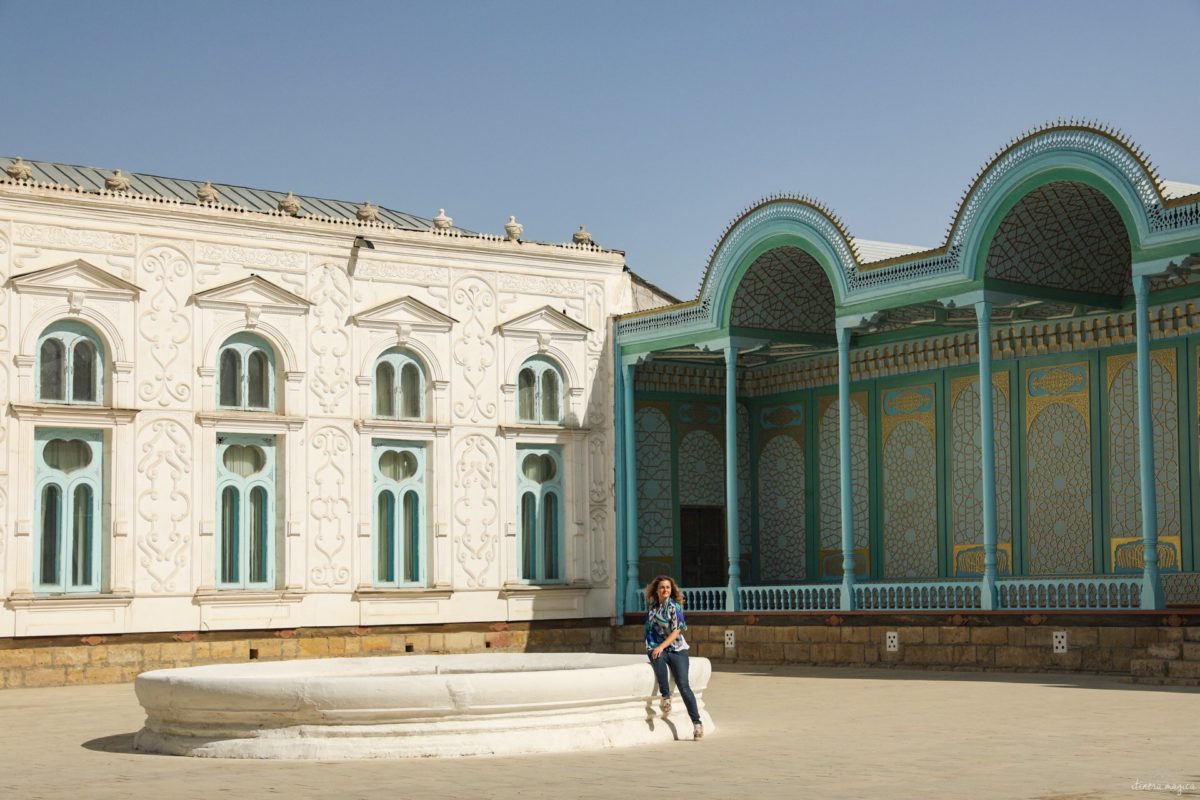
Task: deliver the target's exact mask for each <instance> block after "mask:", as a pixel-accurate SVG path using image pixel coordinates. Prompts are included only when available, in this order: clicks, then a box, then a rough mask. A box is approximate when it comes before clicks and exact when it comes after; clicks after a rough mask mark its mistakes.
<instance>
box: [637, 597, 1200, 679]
mask: <svg viewBox="0 0 1200 800" xmlns="http://www.w3.org/2000/svg"><path fill="white" fill-rule="evenodd" d="M713 617H716V615H713ZM721 617H722V618H721V619H716V618H710V616H709V615H704V616H701V615H694V616H693V617H692V618H691V621H690V622H689V625H688V630H687V640H688V643H689V645H690V646H691V648H692V650H693V652H695V653H696V654H697V655H700V656H704V657H705V658H709V659H711V660H712V661H713V662H714V663H718V664H721V663H725V664H734V663H756V664H795V665H807V666H851V667H869V666H879V667H903V668H908V669H935V670H963V671H967V670H972V671H975V670H983V671H989V670H1000V671H1010V672H1091V673H1101V674H1112V675H1121V676H1132V677H1133V678H1134V679H1135V680H1136V679H1139V678H1141V677H1149V678H1154V679H1155V680H1154V682H1159V683H1174V684H1190V685H1195V684H1196V683H1198V682H1200V681H1198V679H1200V664H1191V663H1188V662H1187V660H1186V659H1184V658H1183V651H1184V649H1185V648H1187V647H1188V645H1187V643H1188V642H1193V641H1194V642H1200V619H1196V620H1194V623H1195V624H1194V625H1188V624H1186V623H1187V622H1188V621H1189V620H1188V619H1186V618H1182V617H1179V616H1178V615H1175V616H1174V618H1172V617H1171V616H1168V615H1142V614H1139V615H1137V616H1136V617H1130V616H1127V617H1125V618H1124V619H1122V617H1121V616H1120V615H1103V616H1098V615H1092V614H1087V613H1079V614H1064V615H1057V616H1054V617H1048V616H1045V615H1007V614H1006V615H1000V614H993V615H985V614H981V615H971V616H970V617H967V616H964V615H930V616H928V617H926V618H924V619H922V618H920V617H916V616H915V615H904V616H896V617H895V618H892V619H888V618H886V617H880V616H875V617H874V618H872V617H869V616H866V615H862V616H859V615H852V614H846V615H834V616H831V617H827V618H825V619H823V618H821V617H816V618H815V619H814V618H813V617H812V616H808V617H801V618H798V619H795V620H790V621H787V622H785V621H784V620H782V619H772V618H763V617H755V616H754V615H721ZM1143 617H1149V618H1145V619H1144V618H1143ZM1030 618H1032V620H1033V621H1032V622H1031V621H1030ZM826 620H829V621H826ZM628 622H629V623H630V624H626V625H624V626H621V627H619V628H618V629H617V630H616V633H615V635H614V644H615V647H616V648H617V649H618V650H619V651H620V652H629V653H640V652H644V650H645V646H644V644H643V643H642V626H641V625H640V624H633V622H632V619H629V620H628ZM726 631H732V632H733V636H734V646H733V647H732V648H727V647H726V646H725V633H726ZM1055 631H1064V632H1066V634H1067V651H1066V652H1065V653H1055V652H1054V649H1053V639H1054V633H1055ZM889 632H894V633H896V634H897V639H898V643H899V646H898V649H897V650H896V651H895V652H891V651H889V650H888V649H887V634H888V633H889ZM1191 649H1195V650H1196V651H1197V654H1198V656H1200V644H1197V645H1196V646H1195V647H1194V648H1189V650H1188V652H1189V653H1190V650H1191ZM1172 670H1173V671H1172ZM1189 670H1194V671H1195V674H1193V673H1192V672H1189ZM1147 682H1149V681H1147Z"/></svg>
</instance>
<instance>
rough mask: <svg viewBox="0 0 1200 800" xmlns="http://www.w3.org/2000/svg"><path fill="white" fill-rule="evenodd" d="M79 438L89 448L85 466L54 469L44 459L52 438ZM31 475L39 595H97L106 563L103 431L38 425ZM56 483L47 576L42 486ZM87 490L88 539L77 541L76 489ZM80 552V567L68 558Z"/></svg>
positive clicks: (35, 584) (35, 585)
mask: <svg viewBox="0 0 1200 800" xmlns="http://www.w3.org/2000/svg"><path fill="white" fill-rule="evenodd" d="M58 439H63V440H67V441H70V440H80V441H82V442H83V443H84V444H85V445H86V446H87V447H88V448H89V453H90V456H91V458H90V461H89V462H88V464H87V465H86V466H82V467H79V468H77V469H74V470H71V471H70V472H66V471H63V470H61V469H57V468H55V467H52V466H50V465H49V464H47V463H46V460H45V451H46V445H47V444H49V443H50V442H52V441H55V440H58ZM33 442H34V464H35V478H34V488H33V497H34V501H33V514H34V520H35V523H34V527H35V530H36V536H35V539H34V558H33V585H34V591H35V592H36V593H38V594H97V593H99V592H100V591H101V586H102V580H103V568H102V567H103V564H104V539H105V536H104V532H105V531H106V530H107V526H106V525H105V524H104V514H103V510H104V500H105V496H104V474H105V473H104V470H105V462H106V459H105V455H106V449H107V448H106V447H105V441H104V434H103V432H102V431H97V430H80V429H77V428H36V429H34V433H33ZM51 486H54V487H57V489H58V492H59V498H58V504H59V513H58V514H57V519H56V523H57V525H56V527H57V529H58V530H57V533H56V542H55V544H54V553H53V562H54V568H53V573H54V574H53V575H49V576H48V575H46V574H44V573H45V570H44V566H45V558H44V555H45V548H46V535H47V531H46V530H45V521H46V520H45V516H44V513H45V508H44V499H45V495H46V490H47V489H48V488H49V487H51ZM84 489H86V490H87V491H88V492H90V495H91V496H90V498H88V500H87V503H86V505H87V506H88V508H87V509H86V511H87V513H88V516H87V518H86V524H87V537H88V539H89V540H88V541H85V542H83V543H80V542H79V541H78V540H77V536H78V534H79V531H78V530H75V526H74V522H75V520H76V518H77V516H78V514H79V512H80V507H79V505H78V500H79V493H80V490H84ZM68 555H78V556H79V557H82V558H83V559H84V560H85V563H84V564H83V565H82V569H81V568H80V566H79V565H76V564H75V563H73V562H72V561H70V560H69V559H68Z"/></svg>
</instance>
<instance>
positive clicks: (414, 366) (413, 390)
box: [375, 348, 425, 419]
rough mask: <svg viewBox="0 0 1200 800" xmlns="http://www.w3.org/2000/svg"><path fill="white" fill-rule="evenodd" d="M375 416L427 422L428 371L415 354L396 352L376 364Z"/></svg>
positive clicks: (381, 358)
mask: <svg viewBox="0 0 1200 800" xmlns="http://www.w3.org/2000/svg"><path fill="white" fill-rule="evenodd" d="M375 416H377V417H383V418H385V419H425V370H424V368H423V367H422V366H421V362H420V361H418V360H417V359H416V357H415V356H413V355H412V354H411V353H409V352H407V351H404V350H399V349H396V348H393V349H391V350H388V351H387V352H385V353H384V354H383V355H381V356H380V357H379V359H378V360H377V361H376V362H375Z"/></svg>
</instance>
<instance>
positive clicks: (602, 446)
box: [588, 433, 612, 503]
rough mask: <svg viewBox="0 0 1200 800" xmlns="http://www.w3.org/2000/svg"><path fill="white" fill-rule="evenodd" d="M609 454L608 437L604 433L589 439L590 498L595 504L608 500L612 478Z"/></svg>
mask: <svg viewBox="0 0 1200 800" xmlns="http://www.w3.org/2000/svg"><path fill="white" fill-rule="evenodd" d="M609 454H610V448H609V446H608V437H606V436H605V435H604V434H603V433H593V434H592V435H591V436H589V437H588V475H589V477H590V482H589V485H588V498H589V499H590V500H591V502H593V503H603V502H604V501H606V500H607V499H608V487H609V482H610V479H611V477H612V475H611V467H610V466H609V464H610V462H609Z"/></svg>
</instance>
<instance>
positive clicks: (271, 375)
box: [217, 333, 275, 411]
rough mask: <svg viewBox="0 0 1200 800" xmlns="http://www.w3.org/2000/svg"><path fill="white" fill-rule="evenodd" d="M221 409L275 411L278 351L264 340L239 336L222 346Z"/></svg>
mask: <svg viewBox="0 0 1200 800" xmlns="http://www.w3.org/2000/svg"><path fill="white" fill-rule="evenodd" d="M217 405H219V406H220V407H221V408H232V409H238V410H240V411H274V410H275V351H274V350H273V349H272V348H271V346H270V345H269V344H267V343H266V342H265V341H263V339H262V338H261V337H258V336H255V335H254V334H252V333H238V334H234V335H233V336H231V337H229V338H228V339H226V340H225V343H224V344H223V345H221V350H220V355H218V356H217Z"/></svg>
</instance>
